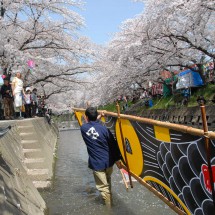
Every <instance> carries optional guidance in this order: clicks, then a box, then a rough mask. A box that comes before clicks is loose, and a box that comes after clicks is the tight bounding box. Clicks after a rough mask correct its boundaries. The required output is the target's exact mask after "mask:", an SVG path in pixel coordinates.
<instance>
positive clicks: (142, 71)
mask: <svg viewBox="0 0 215 215" xmlns="http://www.w3.org/2000/svg"><path fill="white" fill-rule="evenodd" d="M143 2H144V4H145V9H144V12H143V13H142V14H140V15H138V16H136V17H135V18H133V19H129V20H126V21H125V22H124V23H123V24H122V26H121V30H120V31H119V32H118V33H116V35H115V37H114V38H113V39H112V41H110V43H109V45H108V46H107V47H106V51H103V53H102V57H100V58H99V59H98V61H97V63H98V65H100V66H101V69H100V72H101V77H102V79H101V78H99V80H102V82H106V83H107V84H108V87H109V94H110V95H112V96H114V95H116V94H118V95H120V94H124V92H126V90H127V91H128V90H129V88H130V86H131V85H132V84H133V83H137V84H139V85H142V84H144V83H146V81H147V80H149V79H150V80H156V79H157V78H158V77H159V73H160V72H161V71H163V70H170V71H173V70H180V69H181V68H192V65H193V64H196V65H197V66H198V72H199V73H200V74H201V75H202V72H203V71H202V67H201V65H202V63H204V62H205V61H211V60H213V61H214V59H215V52H214V44H215V43H214V42H215V41H214V39H215V38H214V33H215V28H214V20H215V19H214V18H215V17H214V16H215V13H214V8H215V7H214V6H215V4H214V1H210V0H204V1H203V0H193V1H189V0H173V1H168V0H159V1H158V0H143ZM96 84H97V86H98V87H99V86H101V81H100V82H99V81H97V82H96ZM106 94H107V93H106ZM105 96H106V97H107V95H104V96H103V98H106V97H105Z"/></svg>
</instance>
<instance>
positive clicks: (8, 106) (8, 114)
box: [1, 77, 14, 120]
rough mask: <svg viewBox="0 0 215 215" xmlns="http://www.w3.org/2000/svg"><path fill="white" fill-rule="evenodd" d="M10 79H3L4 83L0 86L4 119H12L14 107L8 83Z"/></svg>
mask: <svg viewBox="0 0 215 215" xmlns="http://www.w3.org/2000/svg"><path fill="white" fill-rule="evenodd" d="M9 81H10V79H9V78H7V77H6V78H5V79H4V85H2V87H1V95H2V99H3V104H4V117H5V119H6V120H8V119H13V114H14V108H13V95H12V88H11V85H10V83H9Z"/></svg>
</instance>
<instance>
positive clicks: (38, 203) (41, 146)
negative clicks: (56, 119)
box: [0, 118, 58, 215]
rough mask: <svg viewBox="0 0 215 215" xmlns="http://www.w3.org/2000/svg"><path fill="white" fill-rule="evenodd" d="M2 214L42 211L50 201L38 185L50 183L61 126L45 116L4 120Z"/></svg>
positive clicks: (0, 186) (0, 148) (0, 174)
mask: <svg viewBox="0 0 215 215" xmlns="http://www.w3.org/2000/svg"><path fill="white" fill-rule="evenodd" d="M7 125H11V126H12V128H11V130H10V131H9V132H8V133H7V134H5V135H4V136H3V137H1V138H0V214H1V215H8V214H14V215H21V214H28V215H40V214H44V210H45V208H46V204H45V202H44V200H43V199H42V197H41V196H40V194H39V192H38V190H37V189H36V187H37V188H43V187H47V186H49V185H50V181H51V178H52V175H53V170H52V165H53V153H55V146H56V143H57V136H58V130H57V128H56V127H54V126H52V125H49V124H48V123H47V121H46V120H45V119H44V118H36V119H26V120H19V121H15V120H13V121H1V122H0V128H2V127H6V126H7Z"/></svg>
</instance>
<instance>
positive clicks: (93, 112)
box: [85, 107, 98, 121]
mask: <svg viewBox="0 0 215 215" xmlns="http://www.w3.org/2000/svg"><path fill="white" fill-rule="evenodd" d="M85 115H86V116H87V117H88V119H89V121H96V120H97V117H98V112H97V109H96V108H95V107H89V108H87V109H86V111H85Z"/></svg>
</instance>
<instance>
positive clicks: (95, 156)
mask: <svg viewBox="0 0 215 215" xmlns="http://www.w3.org/2000/svg"><path fill="white" fill-rule="evenodd" d="M85 115H86V120H87V123H85V124H83V125H82V126H81V134H82V137H83V139H84V142H85V143H86V146H87V151H88V155H89V160H88V166H89V168H90V169H92V170H93V175H94V179H95V183H96V188H97V189H98V190H99V191H100V193H101V196H102V198H103V200H104V203H105V204H106V205H107V206H111V203H112V197H111V174H112V172H113V165H114V164H116V165H117V167H118V168H121V161H120V159H121V154H120V151H119V148H118V144H117V142H116V140H115V139H114V137H113V135H112V133H111V132H110V130H109V129H108V128H106V127H105V126H103V125H102V124H101V123H100V122H99V121H98V120H97V118H98V112H97V110H96V108H94V107H89V108H87V109H86V112H85Z"/></svg>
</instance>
